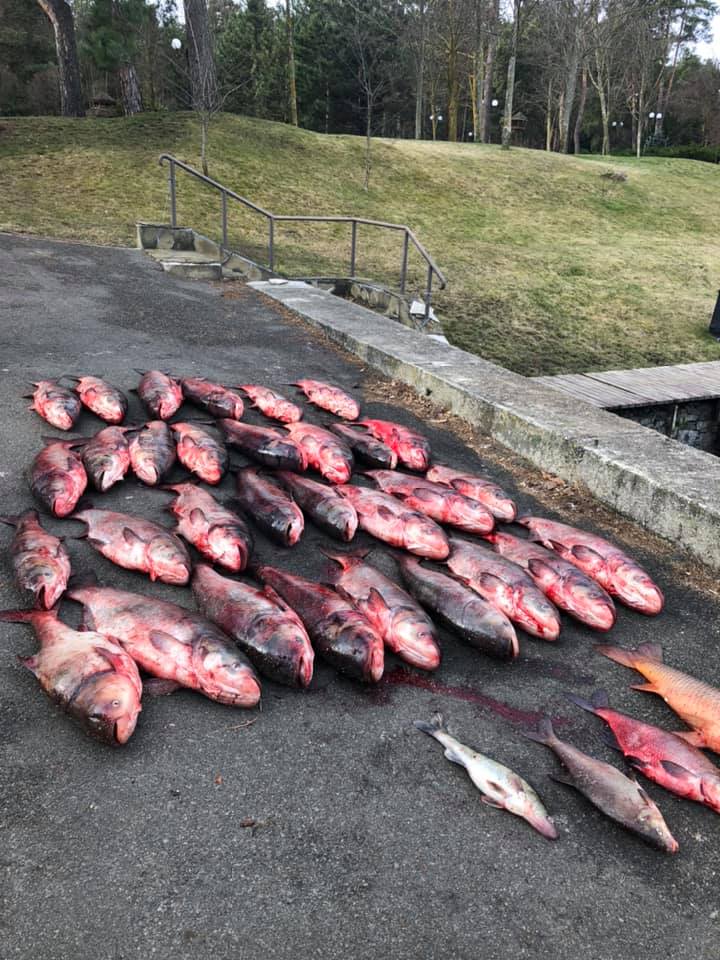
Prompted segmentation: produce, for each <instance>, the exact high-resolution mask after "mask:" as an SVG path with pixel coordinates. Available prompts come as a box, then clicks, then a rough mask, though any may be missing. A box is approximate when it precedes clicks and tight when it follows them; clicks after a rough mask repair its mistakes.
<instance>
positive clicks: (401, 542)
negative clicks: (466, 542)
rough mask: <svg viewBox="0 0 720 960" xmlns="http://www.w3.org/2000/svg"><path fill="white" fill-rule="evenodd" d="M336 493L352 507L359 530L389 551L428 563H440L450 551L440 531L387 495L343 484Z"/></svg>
mask: <svg viewBox="0 0 720 960" xmlns="http://www.w3.org/2000/svg"><path fill="white" fill-rule="evenodd" d="M337 491H338V493H340V494H341V495H342V496H343V497H347V499H348V500H349V501H350V503H351V504H352V505H353V506H354V507H355V509H356V511H357V515H358V522H359V525H360V527H361V528H362V529H363V530H365V531H366V532H367V533H370V534H372V535H373V536H374V537H377V538H378V540H383V541H384V542H385V543H389V544H390V545H391V546H393V547H401V548H402V549H403V550H408V551H409V552H410V553H416V554H417V555H418V556H420V557H427V558H428V559H429V560H444V559H445V557H447V555H448V552H449V550H450V548H449V546H448V540H447V537H446V536H445V532H444V531H443V529H442V527H439V526H438V525H437V524H436V523H435V521H434V520H431V519H430V518H429V517H426V516H425V514H424V513H418V511H417V510H411V509H410V508H409V507H406V506H405V505H404V504H403V503H401V502H400V501H398V500H396V499H395V498H394V497H391V496H390V495H389V494H387V493H380V492H379V491H377V490H368V489H367V488H366V487H355V486H353V485H352V484H343V485H341V486H339V487H337Z"/></svg>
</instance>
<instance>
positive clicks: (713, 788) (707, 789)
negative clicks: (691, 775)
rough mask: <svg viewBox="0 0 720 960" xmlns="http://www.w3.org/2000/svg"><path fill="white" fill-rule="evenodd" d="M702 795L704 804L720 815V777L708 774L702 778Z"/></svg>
mask: <svg viewBox="0 0 720 960" xmlns="http://www.w3.org/2000/svg"><path fill="white" fill-rule="evenodd" d="M700 793H701V794H702V798H703V802H704V803H706V804H707V805H708V807H710V808H711V809H712V810H714V811H715V813H720V776H716V775H715V774H713V773H706V774H704V776H702V777H701V778H700Z"/></svg>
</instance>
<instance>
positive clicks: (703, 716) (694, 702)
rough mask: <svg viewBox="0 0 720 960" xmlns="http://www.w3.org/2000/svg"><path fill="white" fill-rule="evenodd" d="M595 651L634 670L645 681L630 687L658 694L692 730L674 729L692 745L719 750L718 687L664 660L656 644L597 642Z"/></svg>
mask: <svg viewBox="0 0 720 960" xmlns="http://www.w3.org/2000/svg"><path fill="white" fill-rule="evenodd" d="M595 650H596V651H597V652H598V653H601V654H602V655H603V656H604V657H609V659H610V660H614V661H615V663H621V664H622V665H623V666H624V667H630V669H631V670H637V672H638V673H641V674H642V675H643V676H644V677H645V679H646V680H647V683H635V684H633V685H632V689H633V690H642V691H643V692H644V693H657V694H658V695H659V696H661V697H662V698H663V700H664V701H665V703H666V704H667V705H668V706H669V707H670V709H671V710H674V711H675V713H676V714H677V715H678V716H679V717H681V718H682V719H683V720H684V721H685V723H687V724H688V726H690V727H693V730H681V731H676V734H675V735H676V736H678V737H681V738H682V739H683V740H686V741H687V742H688V743H691V744H692V745H693V746H694V747H708V748H709V749H710V750H714V751H715V753H720V690H717V689H716V688H715V687H711V686H710V684H709V683H704V682H703V681H702V680H696V679H695V677H691V676H690V675H689V674H687V673H682V671H680V670H676V669H675V668H674V667H668V666H667V665H666V664H664V663H663V654H662V647H661V646H660V644H659V643H641V644H640V646H639V647H638V648H637V650H623V649H622V647H613V646H609V645H607V644H598V645H596V646H595Z"/></svg>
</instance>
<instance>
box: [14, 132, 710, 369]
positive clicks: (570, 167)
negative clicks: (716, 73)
mask: <svg viewBox="0 0 720 960" xmlns="http://www.w3.org/2000/svg"><path fill="white" fill-rule="evenodd" d="M198 142H199V138H198V130H197V127H196V125H195V123H194V121H193V119H192V118H191V117H190V116H188V115H181V114H168V115H161V114H147V115H141V116H139V117H134V118H119V119H116V120H107V119H102V120H81V121H72V120H62V119H59V118H47V117H45V118H25V119H17V120H15V119H13V120H1V121H0V229H2V230H10V231H25V232H28V233H33V234H41V235H46V236H51V237H61V238H72V239H77V240H89V241H96V242H100V243H111V244H112V243H115V244H127V243H132V242H134V224H135V222H136V221H137V220H159V221H166V220H167V184H166V179H165V171H164V170H161V168H160V167H159V166H158V164H157V157H158V155H159V154H160V153H161V152H169V153H174V154H175V155H176V156H178V157H179V158H180V159H184V160H186V161H188V162H189V163H192V164H194V165H197V163H198V156H197V152H198ZM363 146H364V144H363V141H362V139H360V138H355V137H345V136H322V135H320V134H315V133H308V132H306V131H301V130H295V129H293V128H291V127H289V126H286V125H283V124H277V123H269V122H264V121H259V120H250V119H246V118H239V117H234V116H223V117H221V118H219V119H218V120H217V121H216V122H215V123H214V124H213V127H212V129H211V144H210V172H211V174H212V175H213V176H214V177H216V178H217V179H218V180H220V181H222V182H224V183H226V184H227V185H228V186H230V187H232V188H234V189H235V190H236V191H237V192H238V193H241V194H243V195H245V196H247V197H249V198H250V199H252V200H253V201H255V202H256V203H259V204H261V205H263V206H265V207H267V208H268V209H270V210H272V211H274V212H276V213H325V214H350V213H354V214H357V215H359V216H365V217H369V218H373V219H380V220H393V221H398V222H404V223H407V224H409V225H410V226H411V227H412V228H413V229H414V230H415V231H416V233H417V234H418V236H419V237H420V239H421V240H422V242H423V243H424V244H425V245H426V247H427V248H428V250H429V251H430V252H431V253H432V254H433V256H434V257H435V259H436V260H437V262H438V264H439V265H440V266H441V268H442V269H443V270H444V271H445V272H446V274H447V276H448V279H449V284H448V288H447V290H446V291H443V292H442V293H439V294H438V295H437V298H436V309H437V311H438V314H439V315H440V316H441V318H442V319H443V322H444V324H445V328H446V331H447V334H448V337H449V338H450V340H451V341H452V342H454V343H456V344H458V345H459V346H461V347H464V348H465V349H467V350H471V351H473V352H475V353H478V354H480V355H482V356H484V357H487V358H488V359H491V360H495V361H497V362H499V363H502V364H504V365H505V366H508V367H511V368H512V369H514V370H517V371H519V372H521V373H526V374H541V373H556V372H574V371H584V370H599V369H609V368H616V367H632V366H645V365H654V364H661V363H677V362H687V361H692V360H707V359H718V358H720V345H718V344H717V343H716V342H715V341H714V340H713V339H712V338H711V337H710V336H709V335H708V333H707V325H708V322H709V318H710V314H711V312H712V307H713V304H714V300H715V296H716V294H717V289H718V287H720V228H719V224H720V167H715V166H713V165H711V164H706V163H697V162H693V161H688V160H667V159H662V158H647V159H643V160H641V161H637V160H634V159H629V158H622V160H619V159H618V160H614V159H611V160H607V159H605V160H601V159H600V158H597V157H593V158H591V157H580V158H575V157H564V156H557V155H553V154H545V153H542V152H538V151H530V150H521V149H513V150H512V151H510V152H509V153H508V152H503V151H501V150H500V149H499V148H497V147H492V146H489V147H480V146H475V145H472V144H457V145H453V144H447V143H429V142H428V143H416V142H414V141H408V140H398V141H390V140H377V141H376V142H375V143H374V145H373V171H372V178H371V185H370V191H369V192H368V193H365V192H364V191H363V189H362V177H363ZM609 169H619V170H623V171H624V172H625V173H626V174H627V181H625V182H623V183H616V182H612V181H609V180H607V179H605V178H603V177H602V176H601V174H603V173H604V172H606V171H607V170H609ZM181 176H182V175H181ZM178 214H179V219H180V222H181V223H185V224H188V225H191V226H194V227H196V228H197V229H199V230H201V231H202V232H205V233H207V234H208V235H210V236H214V237H217V236H218V233H219V223H220V205H219V198H218V197H217V196H216V195H215V194H213V193H212V192H211V191H209V190H208V189H207V188H205V187H202V186H199V185H197V184H196V183H194V182H192V181H189V180H182V181H181V182H180V184H179V189H178ZM230 234H231V240H232V242H233V244H234V245H235V246H237V247H239V248H241V249H243V250H244V251H246V252H250V253H256V254H258V255H260V254H261V253H262V251H263V250H264V245H265V243H266V240H267V233H266V226H265V224H264V222H263V221H262V220H260V218H258V217H255V216H253V215H251V214H249V213H247V212H244V211H242V210H241V209H239V208H235V205H232V204H231V206H230ZM276 238H277V240H278V244H279V264H278V266H279V268H280V269H281V270H284V271H286V272H289V273H298V272H309V273H313V274H329V275H332V274H334V273H337V274H345V273H347V271H348V260H349V229H347V228H338V227H335V226H321V227H318V226H304V225H303V226H300V225H297V224H290V225H287V226H282V225H279V226H278V230H277V234H276ZM399 261H400V238H399V237H398V236H394V235H392V234H385V233H380V232H376V231H372V230H370V229H369V228H364V229H363V228H361V232H360V243H359V254H358V270H357V272H358V273H359V274H362V275H364V276H368V277H373V278H375V279H378V280H383V281H385V282H387V283H390V284H396V283H397V279H398V266H399ZM423 277H424V270H423V267H422V264H421V262H420V260H419V259H418V258H412V260H411V271H410V280H411V283H412V289H413V290H416V291H419V290H420V289H421V288H422V284H423Z"/></svg>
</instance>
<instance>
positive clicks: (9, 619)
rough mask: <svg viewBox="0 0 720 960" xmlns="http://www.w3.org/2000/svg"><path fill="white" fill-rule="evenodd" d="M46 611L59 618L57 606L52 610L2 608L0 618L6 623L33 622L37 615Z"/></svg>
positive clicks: (41, 614)
mask: <svg viewBox="0 0 720 960" xmlns="http://www.w3.org/2000/svg"><path fill="white" fill-rule="evenodd" d="M46 613H50V614H52V616H53V617H54V618H57V608H56V607H53V609H52V610H0V620H3V621H5V622H6V623H32V622H33V619H34V618H35V617H39V616H43V615H44V614H46Z"/></svg>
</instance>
